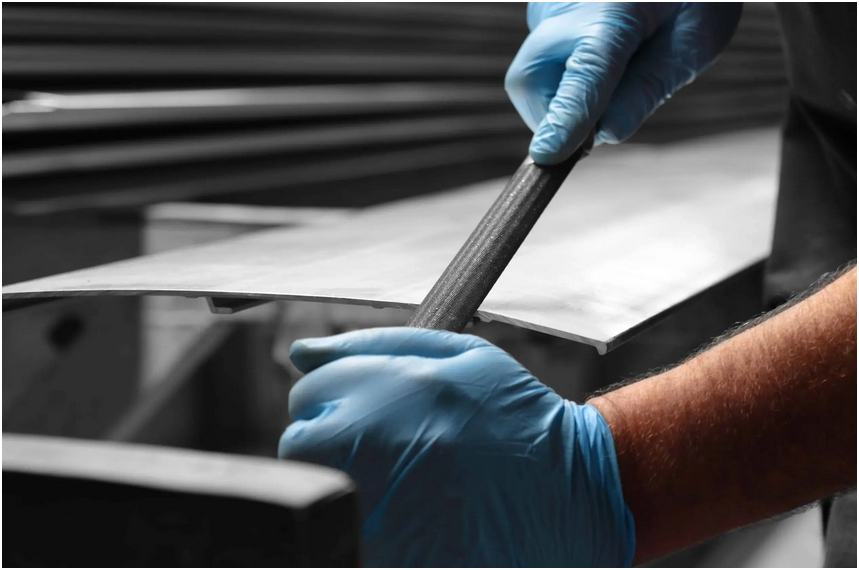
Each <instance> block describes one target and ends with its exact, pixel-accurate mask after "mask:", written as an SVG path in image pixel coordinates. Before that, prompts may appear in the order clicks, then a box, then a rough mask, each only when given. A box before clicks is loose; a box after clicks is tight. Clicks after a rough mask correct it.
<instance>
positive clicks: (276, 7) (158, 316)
mask: <svg viewBox="0 0 859 570" xmlns="http://www.w3.org/2000/svg"><path fill="white" fill-rule="evenodd" d="M2 17H3V48H4V49H3V80H4V81H3V135H4V143H5V144H4V153H3V182H4V193H3V225H4V227H3V238H4V239H3V269H4V272H3V283H4V284H10V283H15V282H19V281H23V280H27V279H32V278H36V277H41V276H45V275H51V274H55V273H60V272H64V271H69V270H74V269H79V268H83V267H89V266H93V265H97V264H101V263H105V262H110V261H115V260H120V259H126V258H131V257H135V256H138V255H141V254H144V253H152V252H157V251H164V250H167V249H173V248H177V247H181V246H187V245H193V244H198V243H205V242H208V241H212V240H215V239H222V238H226V237H230V236H234V235H238V234H240V233H243V232H247V231H253V230H255V229H260V228H265V227H271V226H276V225H296V226H299V225H306V224H317V223H323V222H326V223H336V219H337V216H338V215H341V214H342V213H343V212H344V211H346V210H345V209H353V208H362V207H367V206H371V205H375V204H380V203H384V202H387V201H391V200H397V199H402V198H406V197H409V196H415V195H418V194H425V193H434V192H443V191H447V190H450V189H454V188H456V187H460V186H463V185H465V184H469V183H472V182H476V181H480V180H486V179H489V178H494V177H500V176H507V175H509V174H511V173H512V172H513V171H514V170H515V168H516V166H517V165H518V163H519V162H520V161H521V160H522V157H523V156H524V154H525V151H526V149H527V144H528V140H529V138H530V133H529V131H528V129H527V128H526V127H525V126H524V124H523V123H522V121H521V120H520V119H519V117H518V115H517V114H516V112H515V110H514V109H513V107H512V105H510V103H509V102H508V100H507V97H506V94H505V92H504V88H503V79H504V74H505V71H506V69H507V66H508V65H509V63H510V61H511V60H512V58H513V56H514V55H515V53H516V51H517V49H518V47H519V45H520V44H521V42H522V40H523V39H524V38H525V36H526V35H527V32H528V30H527V26H526V23H525V5H524V4H518V3H516V4H445V3H433V4H359V3H349V4H325V3H307V4H302V3H295V4H257V3H217V4H215V3H212V4H207V3H203V4H184V3H171V4H133V3H129V4H121V5H120V4H61V3H56V4H16V3H7V4H5V5H4V9H3V16H2ZM786 91H787V80H786V76H785V72H784V68H783V61H782V54H781V46H780V38H779V32H778V23H777V21H776V15H775V10H774V8H773V6H772V5H770V4H766V3H763V4H760V3H749V4H746V6H745V9H744V14H743V17H742V20H741V22H740V27H739V29H738V31H737V34H736V36H735V37H734V39H733V40H732V42H731V44H730V46H729V48H728V49H727V50H726V51H725V53H724V54H723V56H722V57H721V58H720V59H719V60H718V61H717V62H716V63H715V64H714V65H713V66H712V67H711V68H710V69H709V70H708V71H707V72H705V73H704V74H703V75H702V76H701V77H700V79H698V80H697V81H696V82H695V83H694V84H693V85H691V86H690V87H688V88H686V89H684V90H683V91H681V92H680V93H679V94H678V95H677V96H676V97H674V98H672V99H671V100H670V101H668V102H667V103H666V104H665V105H664V106H663V107H662V108H660V109H659V110H658V111H657V113H656V114H655V115H654V116H653V117H652V118H651V119H650V120H649V121H648V123H647V124H646V125H645V126H644V127H643V128H642V129H641V130H640V131H639V132H638V133H637V134H636V135H635V136H634V137H633V138H632V140H631V141H630V143H632V144H660V143H664V142H672V141H678V140H683V139H686V138H690V137H698V136H703V135H709V134H715V133H721V132H726V131H733V130H738V129H745V128H750V127H757V126H764V125H775V124H778V123H779V121H780V120H781V117H782V114H783V110H784V108H785V105H786ZM177 202H182V204H176V203H177ZM297 207H300V208H302V209H301V210H300V211H299V210H296V209H295V208H297ZM759 281H760V274H759V273H755V272H751V273H746V274H745V275H744V276H743V277H742V278H741V279H739V280H735V281H733V282H731V283H727V284H725V285H724V286H722V287H719V288H716V289H715V290H713V291H711V292H710V294H708V295H707V296H705V297H704V298H701V299H698V300H697V301H696V302H695V303H692V304H690V305H688V306H687V307H685V308H684V309H683V310H682V311H680V312H678V313H677V314H676V315H675V316H673V317H672V318H671V319H669V320H668V321H666V322H664V323H662V324H660V325H658V326H657V327H654V328H653V329H651V330H650V331H649V332H648V333H646V334H644V335H642V336H640V337H639V338H637V339H635V340H634V341H631V342H629V343H628V344H626V345H624V346H622V347H621V348H619V349H617V350H616V351H614V352H612V353H611V354H609V355H608V356H606V357H597V355H596V353H595V352H594V351H593V350H592V349H591V348H589V347H585V346H580V345H576V344H574V343H572V342H570V341H565V340H561V339H557V338H553V337H549V336H547V335H542V334H538V333H531V332H527V331H522V330H518V329H514V328H512V327H508V326H505V325H499V324H487V325H481V326H480V327H477V328H476V329H475V333H476V334H481V335H483V336H485V337H486V338H489V339H490V340H492V341H493V342H496V343H498V344H500V345H501V346H502V347H504V348H505V349H507V350H508V351H510V352H511V353H512V354H514V355H515V356H516V357H517V358H519V359H520V360H521V361H522V362H523V363H524V364H525V365H526V366H528V367H529V368H530V369H531V370H532V371H533V372H534V373H535V375H536V376H538V377H539V378H541V379H542V380H544V381H545V382H547V383H548V384H550V385H553V386H554V387H555V388H556V389H558V391H559V392H562V393H564V395H567V396H571V397H578V398H581V397H583V396H584V395H585V394H586V393H588V392H589V391H592V390H593V389H595V388H598V387H600V386H603V385H607V384H610V383H613V382H616V381H618V380H620V379H623V378H629V377H633V376H636V375H639V374H641V373H643V372H645V371H647V370H650V369H652V368H654V367H659V366H664V365H667V364H669V363H671V362H674V361H676V360H678V359H679V358H682V357H683V356H684V355H685V354H688V352H689V351H691V350H692V349H694V348H695V347H697V346H700V345H701V344H702V343H704V342H706V341H707V339H709V338H712V337H713V336H715V335H717V334H719V333H720V332H722V331H723V330H725V329H726V328H728V327H729V326H730V325H731V324H733V323H735V322H738V321H741V320H743V319H746V318H748V317H749V316H751V315H753V314H755V313H757V312H758V311H759V309H760V306H759V302H760V290H759ZM201 303H202V301H197V300H187V299H158V298H151V299H144V300H142V301H141V300H140V299H137V298H110V299H72V300H65V301H60V302H56V303H51V304H48V305H44V306H37V307H33V308H31V309H27V310H23V311H16V312H9V313H4V317H3V327H4V329H5V332H6V334H5V335H3V356H4V359H3V378H4V380H3V383H4V386H3V387H4V396H5V397H4V400H3V430H4V432H16V433H28V434H40V435H55V436H73V437H83V438H93V439H109V440H113V441H120V442H138V443H140V442H147V443H158V444H166V445H173V446H181V447H185V448H194V449H199V450H207V451H226V452H230V453H240V454H255V455H264V456H272V455H273V454H274V450H275V446H276V441H277V437H278V435H279V433H280V431H281V430H282V429H283V426H284V425H285V424H286V423H287V422H288V417H287V414H286V405H285V402H286V394H287V393H288V390H289V387H290V385H291V383H292V382H293V381H294V379H295V378H296V377H297V376H296V371H295V370H292V369H290V368H289V365H288V363H287V364H286V366H283V365H282V363H283V362H284V360H285V359H284V358H282V356H283V354H284V353H285V350H286V348H287V347H288V341H289V339H292V338H299V337H301V336H306V335H308V334H315V335H319V334H329V333H334V332H339V331H343V330H347V329H349V328H355V327H360V326H369V325H372V324H377V325H382V324H391V323H396V322H399V321H400V320H401V319H402V314H398V313H397V311H396V310H393V309H386V310H382V311H379V310H374V309H369V308H359V307H345V306H336V305H325V306H323V305H313V304H296V303H292V304H290V303H278V304H271V305H267V306H264V307H260V308H258V309H253V310H250V311H248V312H246V313H243V314H242V315H241V316H235V317H229V318H225V317H217V316H213V315H210V314H208V313H207V312H206V310H205V303H203V304H202V306H201ZM584 377H587V378H593V379H595V380H593V381H590V382H589V383H588V384H587V385H581V384H577V383H576V382H577V381H576V380H575V378H584ZM237 378H240V379H241V380H240V381H238V382H237V381H236V379H237ZM761 532H763V531H758V533H759V536H758V538H757V539H755V540H752V543H754V544H755V545H760V544H763V543H764V542H763V539H762V538H761V536H760V533H761ZM767 532H769V531H767ZM734 540H735V542H736V540H737V539H736V538H735V539H734ZM743 540H746V541H747V542H748V539H743ZM722 544H724V541H722ZM750 551H754V552H759V549H758V550H755V549H754V548H753V549H751V550H750ZM723 552H733V553H736V552H738V548H734V549H733V550H731V549H730V548H728V550H725V548H721V550H720V547H719V543H718V541H717V543H714V544H711V545H705V546H704V547H701V548H698V549H696V550H694V551H693V552H689V553H685V554H682V555H679V557H678V558H675V559H674V560H673V563H678V564H682V565H688V564H696V563H703V564H706V565H722V563H727V562H726V560H728V559H726V558H724V557H723V558H719V556H724V555H723V554H720V553H723ZM735 558H736V560H733V562H731V563H732V564H742V563H748V561H749V560H752V559H753V555H752V554H748V555H744V556H739V555H736V556H735ZM668 563H672V561H666V564H668Z"/></svg>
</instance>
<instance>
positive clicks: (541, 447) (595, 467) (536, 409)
mask: <svg viewBox="0 0 859 570" xmlns="http://www.w3.org/2000/svg"><path fill="white" fill-rule="evenodd" d="M291 357H292V360H293V362H294V363H295V365H296V366H297V367H298V368H299V369H300V370H302V371H304V372H306V373H307V376H305V377H304V378H302V379H301V380H300V381H299V382H298V383H297V384H296V385H295V387H294V388H293V389H292V392H291V393H290V398H289V413H290V415H291V416H292V419H293V423H292V425H290V426H289V428H288V429H287V430H286V432H285V433H284V434H283V436H282V437H281V440H280V447H279V455H280V456H281V457H284V458H290V459H298V460H303V461H310V462H314V463H321V464H324V465H329V466H332V467H335V468H338V469H342V470H344V471H346V472H347V473H349V474H350V475H351V476H352V478H353V479H354V480H355V481H356V482H357V484H358V487H359V493H360V496H361V509H362V517H363V521H364V523H363V539H364V546H365V555H366V563H367V564H368V565H369V566H414V565H420V566H511V565H519V566H572V565H582V566H620V565H629V564H630V562H631V561H632V556H633V550H634V529H633V521H632V515H631V514H630V512H629V510H628V508H627V506H626V504H625V502H624V499H623V493H622V490H621V484H620V477H619V474H618V468H617V459H616V457H615V451H614V443H613V440H612V435H611V432H610V431H609V429H608V426H607V424H606V423H605V420H604V419H603V418H602V416H601V415H600V414H599V412H597V410H596V409H595V408H593V407H592V406H579V405H577V404H575V403H572V402H569V401H566V400H564V399H563V398H561V397H560V396H558V395H557V394H555V393H554V392H553V391H552V390H550V389H549V388H547V387H546V386H544V385H543V384H541V383H540V382H539V381H538V380H537V379H536V378H534V377H533V376H532V375H531V374H530V373H529V372H528V371H527V370H525V369H524V368H523V367H522V366H521V365H520V364H519V363H518V362H516V361H515V360H514V359H513V358H512V357H511V356H510V355H509V354H507V353H506V352H504V351H503V350H501V349H500V348H498V347H496V346H494V345H492V344H490V343H488V342H487V341H485V340H483V339H480V338H477V337H474V336H471V335H460V334H455V333H449V332H443V331H430V330H423V329H414V328H382V329H368V330H362V331H355V332H351V333H346V334H341V335H337V336H333V337H327V338H319V339H307V340H301V341H297V342H296V343H295V344H293V347H292V351H291Z"/></svg>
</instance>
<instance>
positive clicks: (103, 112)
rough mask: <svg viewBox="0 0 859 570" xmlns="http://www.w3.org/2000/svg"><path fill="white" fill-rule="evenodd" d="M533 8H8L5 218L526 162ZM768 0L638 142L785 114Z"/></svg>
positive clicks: (431, 186)
mask: <svg viewBox="0 0 859 570" xmlns="http://www.w3.org/2000/svg"><path fill="white" fill-rule="evenodd" d="M526 34H527V29H526V23H525V6H524V5H523V4H444V3H438V4H360V3H356V4H325V3H309V4H253V3H250V4H246V3H227V4H220V3H219V4H181V3H180V4H122V5H118V4H105V5H100V4H41V5H33V4H14V3H13V4H7V5H6V6H5V7H4V10H3V47H4V49H3V79H4V92H3V95H4V118H3V134H4V139H5V141H4V142H5V148H4V151H5V152H4V155H3V181H4V183H5V190H6V192H5V193H4V211H7V212H13V213H18V214H39V213H51V212H59V211H68V210H76V209H88V208H117V207H137V206H140V205H144V204H149V203H153V202H159V201H164V200H189V199H205V200H217V201H229V202H252V203H265V204H288V205H338V206H362V205H367V204H372V203H377V202H380V201H386V200H390V199H394V198H400V197H404V196H408V195H413V194H417V193H422V192H431V191H437V190H441V189H445V188H449V187H453V186H457V185H462V184H466V183H469V182H472V181H475V180H478V179H485V178H490V177H494V176H499V175H503V174H507V173H509V172H512V171H513V170H514V169H515V167H516V165H517V164H518V163H519V162H520V161H521V159H522V157H523V156H524V154H525V152H526V149H527V141H528V136H529V133H528V131H527V129H526V128H525V127H524V125H523V124H522V122H521V120H520V119H519V118H518V117H517V116H516V113H515V111H514V110H513V108H512V106H511V105H510V104H509V103H508V101H507V98H506V95H505V93H504V90H503V77H504V73H505V71H506V68H507V65H508V64H509V62H510V60H511V59H512V57H513V56H514V55H515V53H516V51H517V49H518V47H519V45H520V44H521V42H522V40H523V39H524V38H525V36H526ZM784 84H785V81H784V73H783V71H782V64H781V55H780V51H779V43H778V33H777V28H776V21H775V17H774V13H773V9H772V7H771V6H769V5H766V6H763V7H761V6H758V5H749V6H747V7H746V14H745V16H744V19H743V22H742V24H741V27H740V30H739V32H738V34H737V37H736V38H735V40H734V42H733V44H732V46H731V48H730V49H729V50H728V52H727V53H726V54H725V55H724V57H723V59H722V61H720V62H719V63H718V64H716V65H715V66H714V67H713V68H712V69H711V70H710V71H708V72H707V73H706V74H705V75H704V77H703V78H702V79H701V80H700V81H699V82H698V83H697V84H695V85H693V86H692V87H690V88H689V89H687V90H686V91H685V92H682V93H681V94H679V95H678V96H677V97H676V98H674V99H672V100H671V101H670V102H669V104H667V105H666V106H665V107H664V108H663V109H661V110H660V111H659V112H657V114H656V115H655V116H654V117H653V118H652V120H651V121H650V123H649V125H648V126H647V127H646V128H645V129H643V130H642V132H641V133H640V134H639V135H638V136H639V138H640V140H643V141H649V140H663V139H668V140H670V139H672V138H676V137H677V136H688V135H697V134H706V133H708V132H712V131H713V130H714V129H724V128H729V127H735V126H736V125H737V124H747V123H753V124H760V123H762V122H771V121H773V120H777V118H778V116H779V113H780V110H781V108H782V101H783V97H782V94H783V90H784Z"/></svg>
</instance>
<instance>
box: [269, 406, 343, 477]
mask: <svg viewBox="0 0 859 570" xmlns="http://www.w3.org/2000/svg"><path fill="white" fill-rule="evenodd" d="M352 431H354V428H353V427H352V426H350V425H349V424H348V422H344V421H342V420H341V419H339V418H338V417H326V418H323V419H313V420H298V421H296V422H293V423H292V424H290V425H289V427H287V428H286V430H285V431H284V432H283V435H281V436H280V441H279V442H278V446H277V456H278V457H280V458H281V459H292V460H295V461H307V462H310V463H316V464H319V465H327V466H329V467H334V468H336V469H341V468H342V467H343V465H345V464H346V462H347V461H348V453H349V447H350V442H351V441H353V440H354V439H355V437H353V435H354V434H352V433H351V432H352Z"/></svg>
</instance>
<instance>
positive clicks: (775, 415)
mask: <svg viewBox="0 0 859 570" xmlns="http://www.w3.org/2000/svg"><path fill="white" fill-rule="evenodd" d="M589 403H590V404H592V405H594V406H595V407H596V408H597V409H598V410H599V411H600V412H601V413H602V415H603V416H604V417H605V419H606V421H607V422H608V424H609V427H610V428H611V431H612V435H613V437H614V442H615V448H616V450H617V458H618V464H619V468H620V475H621V481H622V484H623V492H624V497H625V499H626V502H627V505H628V506H629V508H630V510H631V511H632V514H633V517H634V519H635V527H636V543H637V544H636V554H635V560H634V563H636V564H639V563H642V562H646V561H648V560H651V559H653V558H656V557H658V556H661V555H664V554H667V553H669V552H672V551H675V550H679V549H681V548H684V547H686V546H690V545H692V544H694V543H696V542H699V541H701V540H704V539H706V538H709V537H712V536H714V535H716V534H719V533H722V532H725V531H727V530H730V529H732V528H736V527H739V526H742V525H745V524H749V523H752V522H755V521H758V520H762V519H765V518H767V517H771V516H774V515H777V514H780V513H784V512H786V511H789V510H791V509H794V508H797V507H800V506H802V505H805V504H807V503H809V502H812V501H814V500H816V499H819V498H822V497H824V496H827V495H830V494H832V493H835V492H838V491H840V490H843V489H845V488H848V487H851V486H855V485H856V269H855V267H854V268H853V269H851V270H850V271H848V272H847V273H845V274H843V275H842V276H841V277H839V278H838V279H837V280H835V281H834V282H832V283H830V284H829V285H827V286H826V287H824V288H823V289H821V290H819V291H817V292H816V293H815V294H813V295H811V296H810V297H807V298H805V299H804V300H802V301H801V302H798V303H795V304H793V305H792V306H789V307H788V308H786V309H784V310H781V311H778V312H777V314H775V315H773V316H771V317H770V318H768V319H766V320H763V321H762V322H759V323H757V324H756V325H755V326H752V327H749V328H745V330H743V331H742V332H740V333H739V334H737V335H735V336H733V337H731V338H729V339H728V340H725V341H724V342H721V343H719V344H717V345H716V346H714V347H712V348H710V349H709V350H707V351H705V352H703V353H701V354H699V355H697V356H695V357H694V358H692V359H690V360H688V361H687V362H685V363H683V364H682V365H680V366H678V367H677V368H674V369H672V370H669V371H668V372H665V373H662V374H659V375H656V376H653V377H651V378H648V379H646V380H642V381H640V382H637V383H635V384H632V385H629V386H626V387H624V388H621V389H619V390H616V391H614V392H610V393H608V394H604V395H601V396H599V397H596V398H593V399H592V400H591V401H590V402H589Z"/></svg>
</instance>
